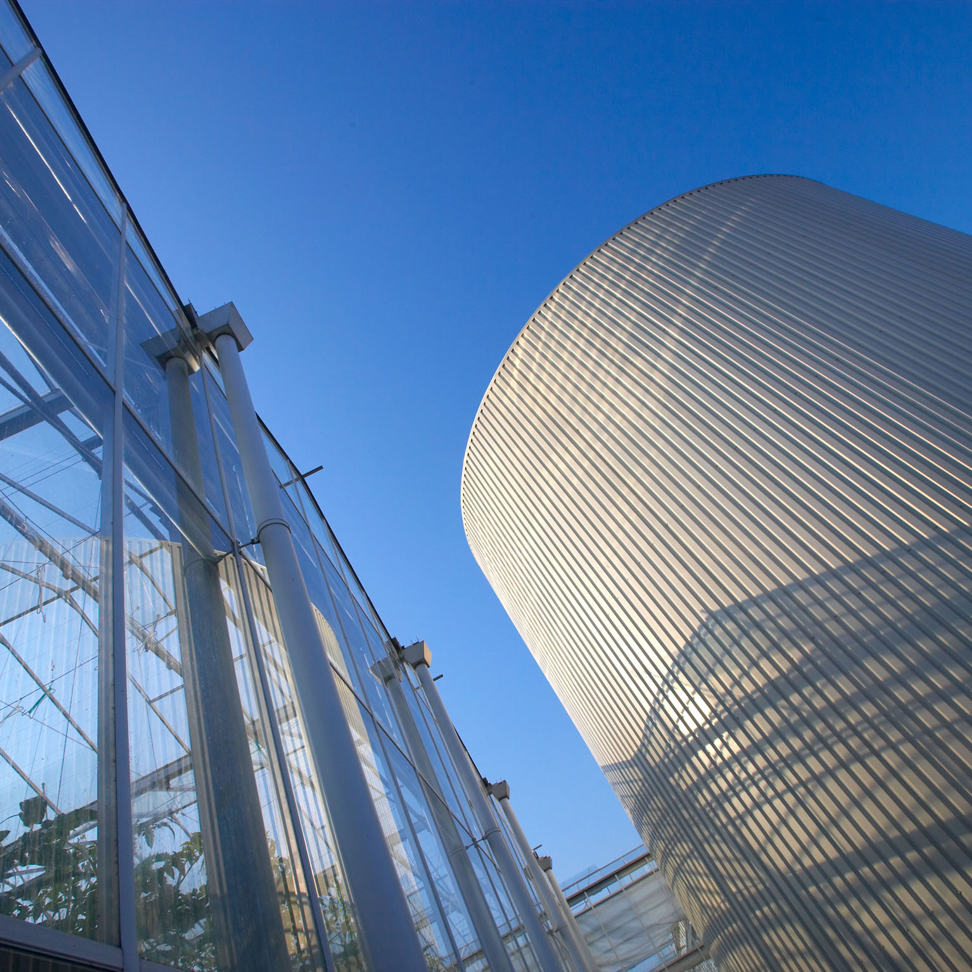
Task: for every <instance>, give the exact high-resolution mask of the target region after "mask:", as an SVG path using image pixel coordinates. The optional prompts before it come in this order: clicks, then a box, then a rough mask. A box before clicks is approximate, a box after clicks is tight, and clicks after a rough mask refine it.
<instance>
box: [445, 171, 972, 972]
mask: <svg viewBox="0 0 972 972" xmlns="http://www.w3.org/2000/svg"><path fill="white" fill-rule="evenodd" d="M970 460H972V239H970V238H969V237H967V236H965V235H963V234H961V233H957V232H954V231H952V230H949V229H945V228H943V227H941V226H937V225H934V224H932V223H928V222H925V221H923V220H920V219H917V218H915V217H912V216H908V215H905V214H903V213H900V212H896V211H894V210H891V209H887V208H885V207H883V206H879V205H877V204H875V203H872V202H868V201H867V200H864V199H860V198H857V197H855V196H851V195H848V194H847V193H843V192H839V191H837V190H835V189H831V188H829V187H827V186H824V185H821V184H820V183H816V182H812V181H809V180H805V179H799V178H793V177H787V176H764V177H752V178H745V179H735V180H731V181H727V182H722V183H718V184H716V185H712V186H708V187H706V188H703V189H699V190H696V191H695V192H691V193H688V194H686V195H684V196H680V197H678V198H676V199H674V200H672V201H671V202H668V203H666V204H665V205H663V206H660V207H659V208H657V209H654V210H652V211H651V212H649V213H647V214H646V215H645V216H643V217H641V218H640V219H638V220H635V222H633V223H631V224H630V225H629V226H627V227H625V228H624V229H623V230H621V232H619V233H618V234H617V235H615V236H613V237H612V238H611V239H610V240H608V241H607V242H606V243H605V244H604V245H603V246H601V247H599V248H598V249H597V250H596V251H595V252H594V253H593V254H591V256H590V257H588V258H587V259H586V260H585V261H584V262H583V263H581V264H580V266H578V267H577V268H576V269H575V270H574V271H573V273H571V274H570V275H569V276H568V277H567V278H566V279H565V280H564V281H563V283H562V284H561V285H560V286H559V287H558V288H557V289H556V290H555V291H554V292H553V293H552V294H551V295H550V297H548V298H547V300H546V301H545V302H544V303H543V305H542V306H541V307H540V309H539V310H538V311H537V312H536V314H534V316H533V317H532V318H531V320H530V321H529V322H528V323H527V325H526V327H525V328H524V329H523V331H522V332H521V333H520V335H519V336H518V337H517V339H516V341H515V342H514V344H513V346H512V348H511V349H510V351H509V353H508V354H507V356H506V358H505V359H504V360H503V362H502V364H501V365H500V368H499V370H498V371H497V373H496V376H495V377H494V379H493V381H492V383H491V384H490V386H489V389H488V391H487V392H486V396H485V398H484V400H483V403H482V405H481V407H480V410H479V413H478V414H477V416H476V420H475V423H474V425H473V429H472V433H471V435H470V439H469V445H468V449H467V453H466V458H465V464H464V469H463V481H462V510H463V518H464V522H465V527H466V533H467V536H468V539H469V543H470V546H471V547H472V550H473V552H474V554H475V556H476V558H477V560H478V562H479V564H480V565H481V567H482V569H483V571H484V572H485V573H486V576H487V577H488V578H489V581H490V583H491V584H492V585H493V587H494V589H495V590H496V592H497V594H498V595H499V597H500V600H501V601H502V603H503V605H504V606H505V607H506V609H507V611H508V612H509V613H510V615H511V617H512V618H513V620H514V621H515V623H516V625H517V627H518V629H519V631H520V632H521V634H522V635H523V638H524V640H525V641H526V643H527V644H528V646H529V647H530V649H531V651H532V652H533V654H534V655H535V657H536V658H537V661H538V662H539V664H540V665H541V667H542V668H543V670H544V672H545V673H546V675H547V677H548V678H549V680H550V682H551V683H552V685H553V686H554V688H555V689H556V691H557V693H558V694H559V696H560V698H561V699H562V701H563V703H564V705H565V706H566V707H567V709H568V711H569V712H570V714H571V716H572V717H573V719H574V721H575V723H576V724H577V726H578V728H579V729H580V731H581V732H582V734H583V735H584V738H585V739H586V740H587V742H588V744H589V745H590V747H591V749H592V751H593V752H594V754H595V756H596V757H597V759H598V760H599V762H600V764H601V765H602V767H603V768H604V771H605V773H606V774H607V776H608V778H609V779H610V781H611V782H612V784H613V785H614V787H615V789H616V791H617V793H618V795H619V797H620V798H621V800H622V801H623V803H624V805H625V807H626V808H627V810H628V812H629V813H630V815H631V816H632V818H633V820H634V821H635V824H636V825H637V827H638V828H639V830H640V831H641V834H642V835H643V837H644V839H645V842H646V843H647V845H648V847H649V849H651V850H652V851H653V852H654V853H655V854H656V855H657V857H658V860H659V861H660V862H661V866H662V868H663V870H664V873H665V875H666V878H667V880H668V881H669V883H670V884H671V886H672V888H673V889H674V890H675V892H676V894H677V895H678V897H679V899H680V901H681V903H682V905H683V907H684V908H685V909H686V912H687V913H688V915H689V917H690V919H691V921H692V923H693V925H694V926H695V927H696V928H698V929H700V930H701V931H702V934H703V937H704V941H705V942H706V944H707V945H708V946H709V947H710V949H711V954H712V956H713V958H714V959H715V960H716V961H717V962H718V963H719V965H720V967H721V968H722V969H723V970H725V972H742V970H752V972H757V970H760V972H761V970H787V972H796V970H818V969H828V970H848V972H849V970H855V972H856V970H860V969H881V970H906V969H908V970H910V969H927V970H932V969H934V970H944V969H951V970H956V972H959V970H967V969H968V967H969V956H970V955H972V935H970V928H972V878H970V874H972V826H970V824H972V768H970V767H972V728H970V726H972V637H970V636H972V624H970V616H972V596H970V589H972V530H970V517H972V512H970V506H972V472H970Z"/></svg>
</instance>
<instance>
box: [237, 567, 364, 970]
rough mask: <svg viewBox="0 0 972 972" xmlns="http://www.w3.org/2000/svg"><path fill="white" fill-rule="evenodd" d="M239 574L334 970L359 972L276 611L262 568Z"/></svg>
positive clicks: (335, 653) (352, 925) (352, 920)
mask: <svg viewBox="0 0 972 972" xmlns="http://www.w3.org/2000/svg"><path fill="white" fill-rule="evenodd" d="M243 572H244V575H245V577H246V582H247V588H248V589H249V591H250V598H251V601H252V605H253V616H254V622H255V625H256V633H257V640H258V642H259V645H258V650H259V651H260V652H261V653H262V658H263V662H264V665H265V668H266V672H267V680H268V683H269V686H270V704H271V706H272V708H273V711H274V714H275V716H276V720H277V726H278V727H279V731H280V734H281V738H282V742H283V747H284V751H285V753H286V762H287V771H288V772H289V774H290V779H291V782H292V785H293V789H294V796H295V799H296V803H297V807H298V815H299V817H300V824H301V827H302V830H303V834H304V838H305V841H306V844H307V853H308V857H309V858H310V865H311V870H312V871H313V874H314V881H315V884H316V887H317V894H318V898H319V900H320V902H321V910H322V912H323V916H324V925H325V930H326V932H327V938H328V944H329V946H330V950H331V955H332V957H333V960H334V965H335V967H336V969H338V970H339V972H364V969H365V965H364V958H363V955H362V951H361V945H360V940H359V937H358V930H357V918H356V917H355V913H354V905H353V902H352V900H351V896H350V893H349V890H348V886H347V881H346V879H345V877H344V870H343V866H342V864H341V860H340V857H339V854H338V851H337V847H336V844H335V842H334V837H333V831H332V829H331V824H330V821H329V819H328V816H327V808H326V805H325V802H324V799H323V796H322V793H323V791H322V788H321V786H320V783H319V782H318V780H317V775H316V772H315V770H314V766H313V763H312V761H311V758H310V753H309V748H308V744H307V737H306V732H305V730H304V725H303V722H302V719H301V714H300V706H299V703H298V701H297V690H296V687H295V685H294V678H293V673H292V672H291V670H290V662H289V660H288V658H287V653H286V650H285V649H284V646H283V638H282V635H281V633H280V625H279V621H278V619H277V611H276V606H275V604H274V601H273V597H272V595H271V594H270V590H269V588H268V587H267V585H266V582H265V578H264V577H263V575H262V569H261V568H260V567H258V566H256V565H254V564H251V563H249V562H247V561H244V562H243ZM318 626H319V628H320V629H321V633H322V637H323V638H324V643H325V645H328V646H329V654H330V655H331V658H332V661H333V660H334V659H335V658H340V651H339V650H336V648H337V641H336V639H335V637H334V633H333V631H332V630H331V628H330V625H328V623H327V621H326V620H325V618H324V616H323V615H322V614H320V613H319V612H318Z"/></svg>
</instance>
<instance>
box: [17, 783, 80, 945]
mask: <svg viewBox="0 0 972 972" xmlns="http://www.w3.org/2000/svg"><path fill="white" fill-rule="evenodd" d="M47 812H48V803H47V800H46V798H45V797H42V796H36V797H31V798H30V799H28V800H24V801H23V802H22V803H21V804H20V819H21V822H22V823H23V824H24V826H25V827H26V828H27V830H26V831H25V832H24V833H23V834H21V835H20V837H18V838H16V839H15V840H13V841H12V842H11V843H10V844H8V845H5V846H0V914H3V915H9V916H10V917H12V918H19V919H21V920H23V921H31V922H35V923H36V924H41V925H46V926H47V927H49V928H56V929H57V930H58V931H63V932H67V933H68V934H71V935H83V936H85V937H87V938H92V937H94V935H95V931H96V928H97V921H98V893H97V891H98V889H97V876H98V844H97V841H95V840H89V839H88V838H87V836H86V834H87V833H90V832H91V828H90V824H91V823H92V822H93V821H94V820H95V819H96V814H95V811H94V810H91V809H80V810H72V811H70V812H68V813H62V814H58V815H57V816H56V817H54V818H52V819H50V820H48V819H47ZM9 833H10V831H9V830H8V831H3V832H2V834H3V836H2V837H0V840H5V839H6V838H7V836H8V835H9Z"/></svg>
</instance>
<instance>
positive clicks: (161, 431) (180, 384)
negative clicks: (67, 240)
mask: <svg viewBox="0 0 972 972" xmlns="http://www.w3.org/2000/svg"><path fill="white" fill-rule="evenodd" d="M125 285H126V286H125V314H124V317H125V377H124V384H125V401H126V402H127V403H128V404H129V405H131V407H132V409H133V411H134V412H135V413H136V414H137V415H138V417H139V418H140V419H141V421H142V423H143V424H144V425H145V427H146V428H147V429H148V430H149V432H150V433H151V434H152V436H153V437H154V438H155V440H156V442H157V443H158V444H159V445H160V446H161V447H162V450H163V451H164V452H165V454H166V456H167V457H168V458H169V459H171V460H172V461H173V462H174V463H175V464H176V466H177V467H178V469H179V470H180V472H182V474H183V475H184V476H185V478H186V480H187V481H188V482H189V484H190V485H191V486H192V487H193V488H194V489H195V490H196V491H197V492H198V493H199V495H200V496H203V497H204V498H205V499H206V501H207V502H208V503H209V505H210V507H211V508H212V510H213V512H215V513H216V515H217V518H218V519H219V520H220V521H221V522H223V523H225V522H226V511H225V503H224V499H223V489H222V485H221V484H220V480H219V469H218V466H217V463H216V447H215V445H214V443H213V433H212V425H211V424H210V421H209V409H208V405H207V403H206V398H205V393H204V391H203V376H202V373H201V372H200V371H199V370H198V363H199V357H198V352H197V349H196V348H195V347H194V345H193V343H192V341H191V340H190V338H189V335H188V332H187V331H186V328H185V326H184V325H183V320H182V315H181V313H178V312H173V311H172V310H171V309H170V307H169V306H168V305H167V304H166V302H165V301H164V300H163V299H162V297H161V295H160V294H159V292H158V290H156V288H155V286H154V284H153V283H152V282H151V280H150V279H149V277H148V274H146V272H145V269H144V268H143V267H142V265H141V264H140V263H139V262H138V261H137V260H136V259H135V256H134V253H133V251H132V250H131V248H128V249H127V259H126V262H125Z"/></svg>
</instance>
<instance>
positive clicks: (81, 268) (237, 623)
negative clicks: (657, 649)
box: [0, 0, 576, 972]
mask: <svg viewBox="0 0 972 972" xmlns="http://www.w3.org/2000/svg"><path fill="white" fill-rule="evenodd" d="M276 323H277V326H278V327H281V326H284V327H285V326H286V321H285V320H282V321H278V322H276ZM249 340H250V336H249V332H248V330H247V328H246V326H245V324H244V323H243V320H242V318H241V317H240V315H239V313H238V312H237V311H236V309H235V307H233V305H232V304H227V305H224V306H223V307H221V308H218V309H217V310H215V311H212V312H210V313H208V314H204V315H203V316H202V317H200V316H198V315H197V314H196V312H195V310H194V308H193V307H192V306H191V305H189V304H185V303H184V302H183V301H182V300H181V299H180V298H179V297H178V295H177V293H176V291H175V290H174V288H173V286H172V284H171V282H170V281H169V279H168V277H167V276H166V274H165V270H164V269H163V268H162V266H161V264H160V263H159V262H158V260H157V258H156V257H155V255H154V254H153V252H152V250H151V247H150V245H149V243H148V241H147V239H146V238H145V236H144V235H143V233H142V231H141V229H140V227H139V225H138V223H137V221H136V220H135V218H134V216H133V215H132V213H131V211H130V209H129V207H128V203H127V201H126V200H125V197H124V196H123V195H122V193H121V190H120V189H119V187H118V186H117V184H116V183H115V181H114V179H113V178H112V176H111V173H110V172H109V171H108V169H107V167H106V166H105V164H104V161H103V160H102V159H101V157H100V155H99V154H98V151H97V148H96V147H95V145H94V143H93V141H92V140H91V137H90V134H89V133H88V132H87V130H86V129H85V127H84V125H83V123H82V122H81V119H80V117H79V116H78V115H77V113H76V112H75V110H74V108H73V106H72V104H71V102H70V99H69V98H68V96H67V94H66V92H65V91H64V90H63V88H62V87H61V85H60V82H59V81H58V79H57V76H56V74H55V73H54V71H53V68H52V66H51V64H50V62H49V60H48V58H47V55H46V54H45V53H44V51H43V50H42V49H41V47H40V44H39V41H38V39H37V38H36V36H35V35H34V34H33V32H32V31H31V30H30V27H29V25H28V24H27V23H26V21H25V20H24V19H23V16H22V14H21V12H20V11H19V9H18V8H17V7H16V4H15V3H14V2H13V0H0V969H3V970H6V972H20V970H25V969H28V968H29V969H30V970H31V972H84V970H88V972H92V970H95V969H103V970H109V969H111V970H121V972H159V970H163V969H166V968H171V969H181V970H185V972H420V970H421V972H426V970H429V972H513V970H515V972H576V970H571V968H570V963H569V961H568V960H566V959H565V960H564V961H563V962H561V961H560V960H559V958H558V955H557V954H555V953H554V952H553V951H552V950H551V947H550V944H549V942H548V939H547V933H546V930H545V929H544V928H543V926H542V924H541V922H540V919H539V917H538V915H537V913H536V910H537V905H536V902H534V901H533V899H532V898H531V897H530V895H529V893H528V892H527V890H526V887H525V885H524V882H523V878H522V874H521V863H520V862H519V861H518V860H517V859H516V857H515V855H516V848H515V847H510V846H509V841H510V840H511V838H510V836H509V834H508V833H507V832H505V831H503V830H502V827H501V825H498V824H496V823H495V822H494V823H493V824H492V825H491V832H490V833H489V834H488V835H487V836H488V840H487V841H483V840H480V839H479V836H478V835H480V834H482V830H483V828H482V827H481V825H480V821H481V819H482V814H478V813H477V809H476V808H474V807H473V806H471V804H470V801H474V802H478V804H483V803H485V802H486V801H485V797H484V795H483V792H482V784H481V781H480V779H479V777H478V775H476V774H473V773H472V764H471V762H470V759H469V757H468V755H467V754H466V752H465V750H464V749H463V750H461V751H459V750H457V749H456V748H455V747H453V748H452V749H451V750H450V740H452V741H455V742H458V737H457V736H456V731H455V729H454V727H453V725H452V721H451V720H450V719H449V717H448V714H447V713H445V710H444V707H443V706H442V705H441V700H440V699H439V698H438V693H437V692H435V691H434V688H433V696H434V698H433V700H431V701H430V699H428V698H426V697H425V693H424V691H423V689H422V688H421V687H420V685H419V683H418V678H417V677H416V675H415V673H414V672H413V671H412V669H411V668H408V667H407V666H405V665H403V663H402V661H401V659H400V658H399V652H398V648H399V647H400V646H398V643H397V642H396V641H395V639H393V638H392V637H391V636H390V634H389V632H388V630H387V629H386V628H385V626H384V624H383V622H382V620H381V618H380V617H379V615H378V613H377V612H376V610H375V608H374V606H373V605H372V603H371V601H370V599H369V598H368V596H367V594H366V593H365V591H364V590H363V588H362V587H361V585H360V583H359V581H358V578H357V576H356V574H355V572H354V569H353V568H352V566H351V564H350V563H349V561H348V559H347V558H346V556H345V555H344V552H343V551H342V549H341V546H340V544H339V543H338V542H337V540H336V539H335V537H334V535H333V534H332V533H331V530H330V527H329V526H328V524H327V522H326V520H325V519H324V516H323V514H322V513H321V511H320V509H319V507H318V506H317V502H316V500H315V499H314V496H313V495H312V493H311V491H310V490H309V489H308V486H307V477H308V475H310V474H309V473H301V472H300V471H299V470H298V469H297V468H296V467H295V466H294V465H293V463H291V461H290V460H289V459H288V458H287V456H286V455H285V454H284V453H283V451H282V450H281V448H280V446H279V445H278V444H277V442H276V440H275V439H274V438H273V436H272V435H271V434H270V433H269V432H268V431H267V429H266V428H265V427H264V426H263V425H262V424H261V423H260V421H259V419H258V418H257V415H256V413H255V412H254V408H253V402H252V400H251V398H250V393H249V389H248V385H247V381H246V376H245V373H244V365H243V363H242V361H241V357H240V351H241V350H242V349H243V348H244V347H246V345H247V344H248V343H249ZM244 360H245V359H244ZM325 461H328V462H329V461H330V457H328V459H327V460H325ZM322 468H323V465H321V466H318V469H317V470H314V471H320V470H321V469H322ZM426 672H427V667H426ZM429 683H430V684H431V678H430V679H429ZM430 704H434V705H435V706H436V709H437V711H438V713H439V718H440V720H442V721H437V720H436V718H435V717H434V716H433V713H432V711H431V709H430ZM453 755H458V756H459V757H460V765H458V766H456V765H454V764H453V761H452V756H453ZM465 787H468V788H469V790H470V792H469V793H467V792H466V790H465V789H464V788H465ZM486 812H487V815H489V814H491V812H492V811H491V810H490V808H489V805H488V804H486ZM496 855H499V856H501V857H502V858H503V865H502V868H500V867H498V866H497V861H496ZM510 883H512V885H513V888H512V890H511V889H510V888H508V886H507V885H508V884H510ZM514 901H518V902H519V903H520V905H522V907H523V909H524V911H523V913H520V912H519V911H518V910H517V907H516V905H514V903H513V902H514Z"/></svg>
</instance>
